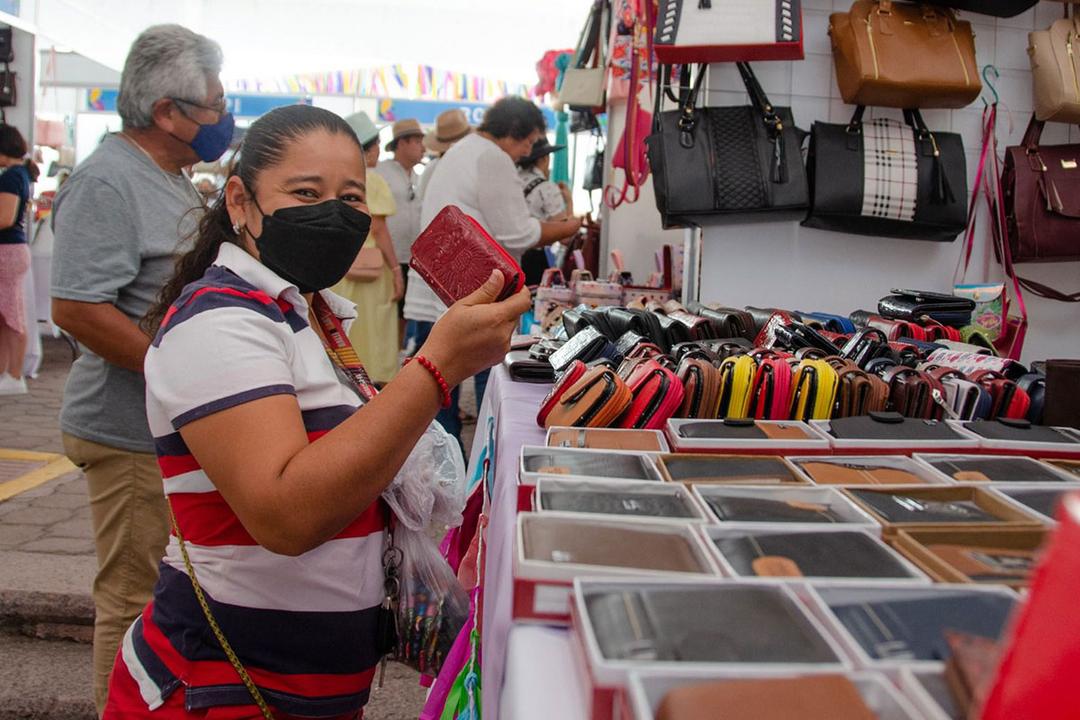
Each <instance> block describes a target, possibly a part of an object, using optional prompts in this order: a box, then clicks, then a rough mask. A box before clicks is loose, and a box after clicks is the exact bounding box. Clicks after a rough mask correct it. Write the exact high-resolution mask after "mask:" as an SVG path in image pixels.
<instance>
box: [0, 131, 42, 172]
mask: <svg viewBox="0 0 1080 720" xmlns="http://www.w3.org/2000/svg"><path fill="white" fill-rule="evenodd" d="M27 152H29V147H28V146H27V144H26V138H24V137H23V135H22V133H21V132H19V128H17V127H15V126H14V125H7V124H0V155H4V156H5V157H13V158H21V157H26V153H27ZM23 166H24V167H25V168H26V172H27V174H28V175H30V182H34V181H35V180H37V179H38V176H39V175H41V170H39V169H38V166H37V163H36V162H34V161H33V160H31V159H29V158H27V159H26V160H24V161H23Z"/></svg>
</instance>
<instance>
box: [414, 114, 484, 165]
mask: <svg viewBox="0 0 1080 720" xmlns="http://www.w3.org/2000/svg"><path fill="white" fill-rule="evenodd" d="M472 130H473V129H472V126H471V125H469V118H468V117H466V116H465V111H464V110H461V109H459V108H454V109H453V110H447V111H446V112H442V113H439V117H437V118H435V129H434V130H430V131H428V133H427V134H426V135H424V147H426V148H427V149H428V150H430V151H431V152H433V153H437V154H439V155H442V154H443V153H444V152H446V151H447V150H449V149H450V146H451V145H453V144H454V143H456V142H457V141H458V140H460V139H461V138H463V137H465V136H466V135H468V134H469V133H471V132H472Z"/></svg>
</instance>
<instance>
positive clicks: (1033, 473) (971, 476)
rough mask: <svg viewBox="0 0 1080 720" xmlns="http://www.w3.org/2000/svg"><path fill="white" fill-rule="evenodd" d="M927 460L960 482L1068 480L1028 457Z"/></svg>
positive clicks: (938, 458) (937, 458) (1049, 481)
mask: <svg viewBox="0 0 1080 720" xmlns="http://www.w3.org/2000/svg"><path fill="white" fill-rule="evenodd" d="M926 460H927V461H928V462H929V463H930V464H931V465H933V466H934V467H935V468H937V469H938V470H939V471H940V472H943V473H945V474H946V475H948V476H949V477H951V478H952V479H953V480H957V481H959V482H1002V483H1059V482H1067V479H1066V478H1064V477H1062V476H1061V475H1058V474H1057V473H1056V472H1054V471H1053V470H1051V469H1050V468H1049V467H1047V466H1046V465H1043V464H1042V463H1040V462H1038V461H1037V460H1032V459H1031V458H1025V457H985V458H982V457H972V458H959V457H949V456H946V457H935V458H926Z"/></svg>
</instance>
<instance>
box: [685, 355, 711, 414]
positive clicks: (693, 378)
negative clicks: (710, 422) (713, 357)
mask: <svg viewBox="0 0 1080 720" xmlns="http://www.w3.org/2000/svg"><path fill="white" fill-rule="evenodd" d="M675 374H676V375H677V376H678V378H679V380H681V381H682V384H683V387H684V388H685V390H686V394H685V395H684V397H683V404H682V407H681V408H679V410H678V412H677V413H676V414H675V416H676V417H680V418H707V419H711V418H715V417H716V406H717V405H718V404H719V403H720V371H719V370H717V369H716V367H715V366H714V365H713V364H712V363H710V362H709V361H708V360H701V359H698V358H690V357H688V358H684V359H683V361H682V362H681V363H679V368H678V370H677V371H676V373H675Z"/></svg>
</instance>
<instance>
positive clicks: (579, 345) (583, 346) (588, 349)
mask: <svg viewBox="0 0 1080 720" xmlns="http://www.w3.org/2000/svg"><path fill="white" fill-rule="evenodd" d="M601 357H606V358H608V359H611V360H613V361H616V362H617V361H618V360H617V358H618V353H617V352H616V351H615V346H614V345H612V344H611V341H610V340H608V339H607V338H606V337H604V335H603V334H602V333H601V332H600V331H599V330H597V329H596V328H594V327H592V326H590V327H587V328H585V329H584V330H582V331H581V332H579V333H577V334H576V335H574V336H573V337H572V338H570V339H569V340H567V341H566V344H565V345H563V346H562V347H560V348H559V349H558V350H556V351H555V352H554V353H552V354H551V358H550V361H551V366H552V367H553V368H555V372H557V373H560V372H562V371H563V370H565V369H566V368H567V367H569V366H570V363H572V362H574V361H575V360H580V361H582V362H584V363H587V362H591V361H593V360H596V359H598V358H601ZM618 359H619V360H621V358H618Z"/></svg>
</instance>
